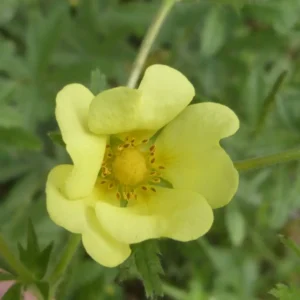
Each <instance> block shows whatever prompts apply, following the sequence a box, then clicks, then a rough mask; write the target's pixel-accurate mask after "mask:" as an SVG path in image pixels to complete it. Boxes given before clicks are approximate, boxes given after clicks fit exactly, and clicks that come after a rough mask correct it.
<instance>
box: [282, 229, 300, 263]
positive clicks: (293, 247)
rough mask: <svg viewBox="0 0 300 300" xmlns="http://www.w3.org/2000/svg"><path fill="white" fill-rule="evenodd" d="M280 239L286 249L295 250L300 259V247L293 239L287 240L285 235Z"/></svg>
mask: <svg viewBox="0 0 300 300" xmlns="http://www.w3.org/2000/svg"><path fill="white" fill-rule="evenodd" d="M279 239H280V241H281V243H283V244H284V245H285V246H286V247H288V248H290V249H291V250H293V251H294V252H295V253H296V254H297V256H298V257H299V258H300V246H298V245H297V244H296V243H295V242H294V241H293V240H292V239H290V238H286V237H285V236H283V235H281V234H280V235H279Z"/></svg>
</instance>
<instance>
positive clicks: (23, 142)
mask: <svg viewBox="0 0 300 300" xmlns="http://www.w3.org/2000/svg"><path fill="white" fill-rule="evenodd" d="M0 147H3V148H17V149H27V150H39V149H40V148H41V141H40V140H39V139H38V138H37V137H36V136H35V135H33V134H32V133H30V132H28V131H26V130H24V129H23V128H17V127H13V128H1V127H0Z"/></svg>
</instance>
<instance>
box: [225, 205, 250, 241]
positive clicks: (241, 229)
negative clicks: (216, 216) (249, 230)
mask: <svg viewBox="0 0 300 300" xmlns="http://www.w3.org/2000/svg"><path fill="white" fill-rule="evenodd" d="M225 223H226V227H227V231H228V234H229V238H230V241H231V243H232V244H233V245H234V246H240V245H241V244H242V243H243V241H244V239H245V236H246V223H245V219H244V216H243V215H242V213H241V212H240V211H239V210H238V209H237V207H236V206H235V205H229V206H227V208H226V215H225Z"/></svg>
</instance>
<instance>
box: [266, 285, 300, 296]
mask: <svg viewBox="0 0 300 300" xmlns="http://www.w3.org/2000/svg"><path fill="white" fill-rule="evenodd" d="M270 294H271V295H273V296H274V297H275V298H277V299H280V300H297V299H299V297H300V289H299V288H297V287H288V286H287V285H285V284H281V283H278V284H277V285H276V288H274V289H272V290H271V291H270Z"/></svg>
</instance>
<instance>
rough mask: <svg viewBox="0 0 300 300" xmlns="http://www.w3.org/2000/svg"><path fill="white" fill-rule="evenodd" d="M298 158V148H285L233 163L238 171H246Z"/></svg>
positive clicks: (299, 154) (299, 157) (299, 152)
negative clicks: (278, 151)
mask: <svg viewBox="0 0 300 300" xmlns="http://www.w3.org/2000/svg"><path fill="white" fill-rule="evenodd" d="M298 159H300V149H293V150H287V151H284V152H280V153H275V154H270V155H266V156H262V157H256V158H250V159H245V160H241V161H237V162H235V163H234V166H235V167H236V169H237V170H238V171H248V170H253V169H258V168H265V167H268V166H272V165H276V164H280V163H285V162H289V161H293V160H298Z"/></svg>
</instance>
